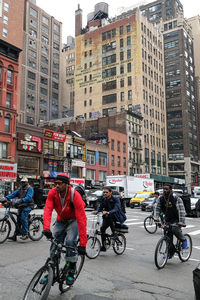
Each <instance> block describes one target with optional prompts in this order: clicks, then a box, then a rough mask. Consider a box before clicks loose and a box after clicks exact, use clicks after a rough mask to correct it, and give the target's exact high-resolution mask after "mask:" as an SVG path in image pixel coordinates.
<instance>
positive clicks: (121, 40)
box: [120, 39, 124, 48]
mask: <svg viewBox="0 0 200 300" xmlns="http://www.w3.org/2000/svg"><path fill="white" fill-rule="evenodd" d="M122 47H124V40H123V39H120V48H122Z"/></svg>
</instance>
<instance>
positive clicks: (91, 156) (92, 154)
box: [87, 150, 96, 165]
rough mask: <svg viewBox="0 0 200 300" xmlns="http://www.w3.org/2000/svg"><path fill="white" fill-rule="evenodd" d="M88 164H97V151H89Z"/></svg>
mask: <svg viewBox="0 0 200 300" xmlns="http://www.w3.org/2000/svg"><path fill="white" fill-rule="evenodd" d="M87 163H88V164H89V165H95V163H96V160H95V151H90V150H87Z"/></svg>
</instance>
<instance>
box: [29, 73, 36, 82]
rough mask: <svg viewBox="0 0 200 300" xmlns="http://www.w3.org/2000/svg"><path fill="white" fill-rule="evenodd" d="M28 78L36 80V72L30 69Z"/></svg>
mask: <svg viewBox="0 0 200 300" xmlns="http://www.w3.org/2000/svg"><path fill="white" fill-rule="evenodd" d="M28 78H30V79H33V80H35V73H33V72H31V71H28Z"/></svg>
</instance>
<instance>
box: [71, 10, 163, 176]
mask: <svg viewBox="0 0 200 300" xmlns="http://www.w3.org/2000/svg"><path fill="white" fill-rule="evenodd" d="M163 53H164V51H163V38H162V34H160V33H159V31H158V30H157V29H156V28H155V26H153V25H152V24H151V23H149V22H148V21H147V19H146V18H145V17H143V16H142V15H141V13H140V11H139V10H137V9H135V10H133V11H129V12H127V13H125V14H122V15H120V16H117V17H116V18H114V19H112V20H108V18H107V13H106V9H105V12H104V13H100V12H98V11H95V13H94V14H93V15H92V17H90V16H89V20H88V24H87V27H86V28H84V29H82V31H81V34H79V35H77V36H76V66H75V106H74V112H75V116H76V117H84V118H85V119H95V118H99V117H106V116H108V115H112V114H116V113H119V112H123V111H124V110H133V107H135V106H137V107H138V109H139V110H140V112H141V113H142V116H143V122H142V133H143V134H142V136H141V145H140V147H141V148H143V155H142V156H143V158H142V159H143V161H144V162H145V164H143V166H142V168H143V169H144V171H145V172H151V173H153V174H159V175H167V174H168V169H167V165H166V160H167V143H166V137H167V136H166V117H165V116H166V103H165V89H164V55H163ZM138 161H139V160H138ZM157 162H158V164H157Z"/></svg>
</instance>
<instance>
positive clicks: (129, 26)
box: [126, 24, 131, 32]
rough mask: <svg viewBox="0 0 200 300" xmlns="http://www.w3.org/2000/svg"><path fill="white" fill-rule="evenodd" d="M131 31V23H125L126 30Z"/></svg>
mask: <svg viewBox="0 0 200 300" xmlns="http://www.w3.org/2000/svg"><path fill="white" fill-rule="evenodd" d="M130 31H131V25H130V24H127V25H126V32H130Z"/></svg>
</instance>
